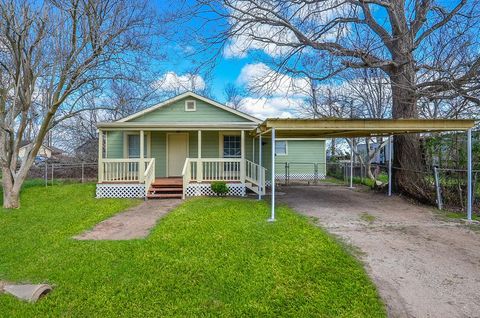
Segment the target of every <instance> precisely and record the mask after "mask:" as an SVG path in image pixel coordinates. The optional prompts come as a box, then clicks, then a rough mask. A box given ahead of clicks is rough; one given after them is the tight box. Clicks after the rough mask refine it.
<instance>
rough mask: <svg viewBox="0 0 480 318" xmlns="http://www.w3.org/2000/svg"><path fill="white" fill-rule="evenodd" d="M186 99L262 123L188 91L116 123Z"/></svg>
mask: <svg viewBox="0 0 480 318" xmlns="http://www.w3.org/2000/svg"><path fill="white" fill-rule="evenodd" d="M186 97H193V98H196V99H199V100H201V101H203V102H205V103H207V104H209V105H212V106H215V107H217V108H220V109H222V110H224V111H227V112H230V113H232V114H235V115H237V116H240V117H242V118H245V119H247V120H249V121H251V122H254V123H257V124H259V123H261V122H262V121H261V120H260V119H258V118H256V117H253V116H251V115H248V114H246V113H244V112H241V111H238V110H236V109H233V108H231V107H228V106H225V105H223V104H220V103H218V102H216V101H214V100H213V99H210V98H207V97H204V96H201V95H198V94H196V93H194V92H190V91H189V92H185V93H183V94H180V95H177V96H175V97H173V98H170V99H167V100H166V101H163V102H161V103H159V104H156V105H154V106H151V107H149V108H146V109H144V110H142V111H139V112H137V113H135V114H132V115H130V116H127V117H125V118H122V119H120V120H117V121H116V123H124V122H127V121H130V120H132V119H135V118H138V117H141V116H144V115H145V114H148V113H150V112H153V111H155V110H157V109H159V108H162V107H165V106H168V105H171V104H172V103H174V102H176V101H179V100H181V99H183V98H186Z"/></svg>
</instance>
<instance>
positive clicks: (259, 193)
mask: <svg viewBox="0 0 480 318" xmlns="http://www.w3.org/2000/svg"><path fill="white" fill-rule="evenodd" d="M258 165H259V166H260V171H259V174H260V175H259V179H260V184H259V185H258V199H259V200H261V199H262V191H263V190H264V188H263V180H264V178H265V176H264V175H262V173H263V169H262V167H263V164H262V135H260V136H259V137H258Z"/></svg>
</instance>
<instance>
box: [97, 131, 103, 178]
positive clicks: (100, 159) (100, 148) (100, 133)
mask: <svg viewBox="0 0 480 318" xmlns="http://www.w3.org/2000/svg"><path fill="white" fill-rule="evenodd" d="M98 182H100V183H101V182H103V131H101V130H100V129H99V130H98Z"/></svg>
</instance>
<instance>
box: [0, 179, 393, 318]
mask: <svg viewBox="0 0 480 318" xmlns="http://www.w3.org/2000/svg"><path fill="white" fill-rule="evenodd" d="M93 192H94V185H93V184H86V185H78V184H77V185H75V184H69V185H62V186H53V187H49V188H45V187H41V186H34V185H33V186H30V187H27V188H25V190H24V191H23V193H22V208H21V209H19V210H17V211H5V210H3V211H0V279H4V280H9V281H16V282H33V283H40V282H48V283H50V284H53V285H54V286H55V289H54V291H53V292H52V293H51V294H49V295H48V296H46V297H45V298H44V299H42V300H41V301H39V302H38V303H36V304H28V303H25V302H21V301H19V300H17V299H15V298H13V297H12V296H9V295H0V308H1V310H0V316H7V317H42V316H48V317H55V316H67V317H70V316H73V317H117V316H122V317H125V316H129V317H147V316H169V317H173V316H180V317H186V316H202V317H210V316H215V317H217V316H223V317H231V316H245V317H256V316H261V317H279V316H290V317H312V316H314V317H384V316H385V309H384V306H383V304H382V303H381V301H380V299H379V297H378V294H377V291H376V289H375V287H374V285H373V284H372V282H371V281H370V280H369V279H368V277H367V275H366V274H365V272H364V270H363V268H362V266H361V264H360V263H359V262H358V261H357V260H356V259H355V258H353V257H352V256H351V255H350V254H349V253H347V252H346V251H345V249H344V248H343V247H342V246H341V245H340V244H338V243H337V242H336V241H335V240H334V239H333V238H332V237H330V236H329V235H328V234H326V233H325V232H324V231H322V230H321V229H319V228H318V227H315V226H313V225H312V224H311V223H310V221H309V220H308V219H307V218H305V217H302V216H300V215H298V214H296V213H294V212H293V211H292V210H290V209H289V208H287V207H280V208H278V211H277V212H278V213H277V215H278V220H277V221H276V222H274V223H268V222H266V219H267V218H268V215H269V209H268V205H267V204H266V203H265V202H257V201H251V200H246V199H227V198H199V199H192V200H188V201H187V202H186V203H184V204H183V205H181V206H179V207H178V208H177V209H175V210H174V211H173V212H171V213H169V214H168V215H167V216H166V217H165V218H164V219H162V220H161V222H160V223H159V224H158V225H157V226H156V228H155V229H154V230H153V232H152V233H151V234H150V236H149V237H148V238H147V239H145V240H131V241H76V240H73V239H72V236H73V235H75V234H78V233H81V232H82V231H84V230H85V229H88V228H90V227H92V226H93V225H94V224H96V223H98V222H99V221H101V220H103V219H105V218H107V217H109V216H111V215H113V214H115V213H116V212H118V211H120V210H122V209H124V208H127V207H129V206H132V205H133V204H136V202H138V201H136V200H126V199H122V200H120V199H101V200H96V199H94V198H93Z"/></svg>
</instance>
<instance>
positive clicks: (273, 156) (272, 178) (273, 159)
mask: <svg viewBox="0 0 480 318" xmlns="http://www.w3.org/2000/svg"><path fill="white" fill-rule="evenodd" d="M271 174H272V175H271V185H270V187H271V192H272V202H271V205H272V212H271V216H270V219H268V221H269V222H273V221H275V128H272V169H271Z"/></svg>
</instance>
